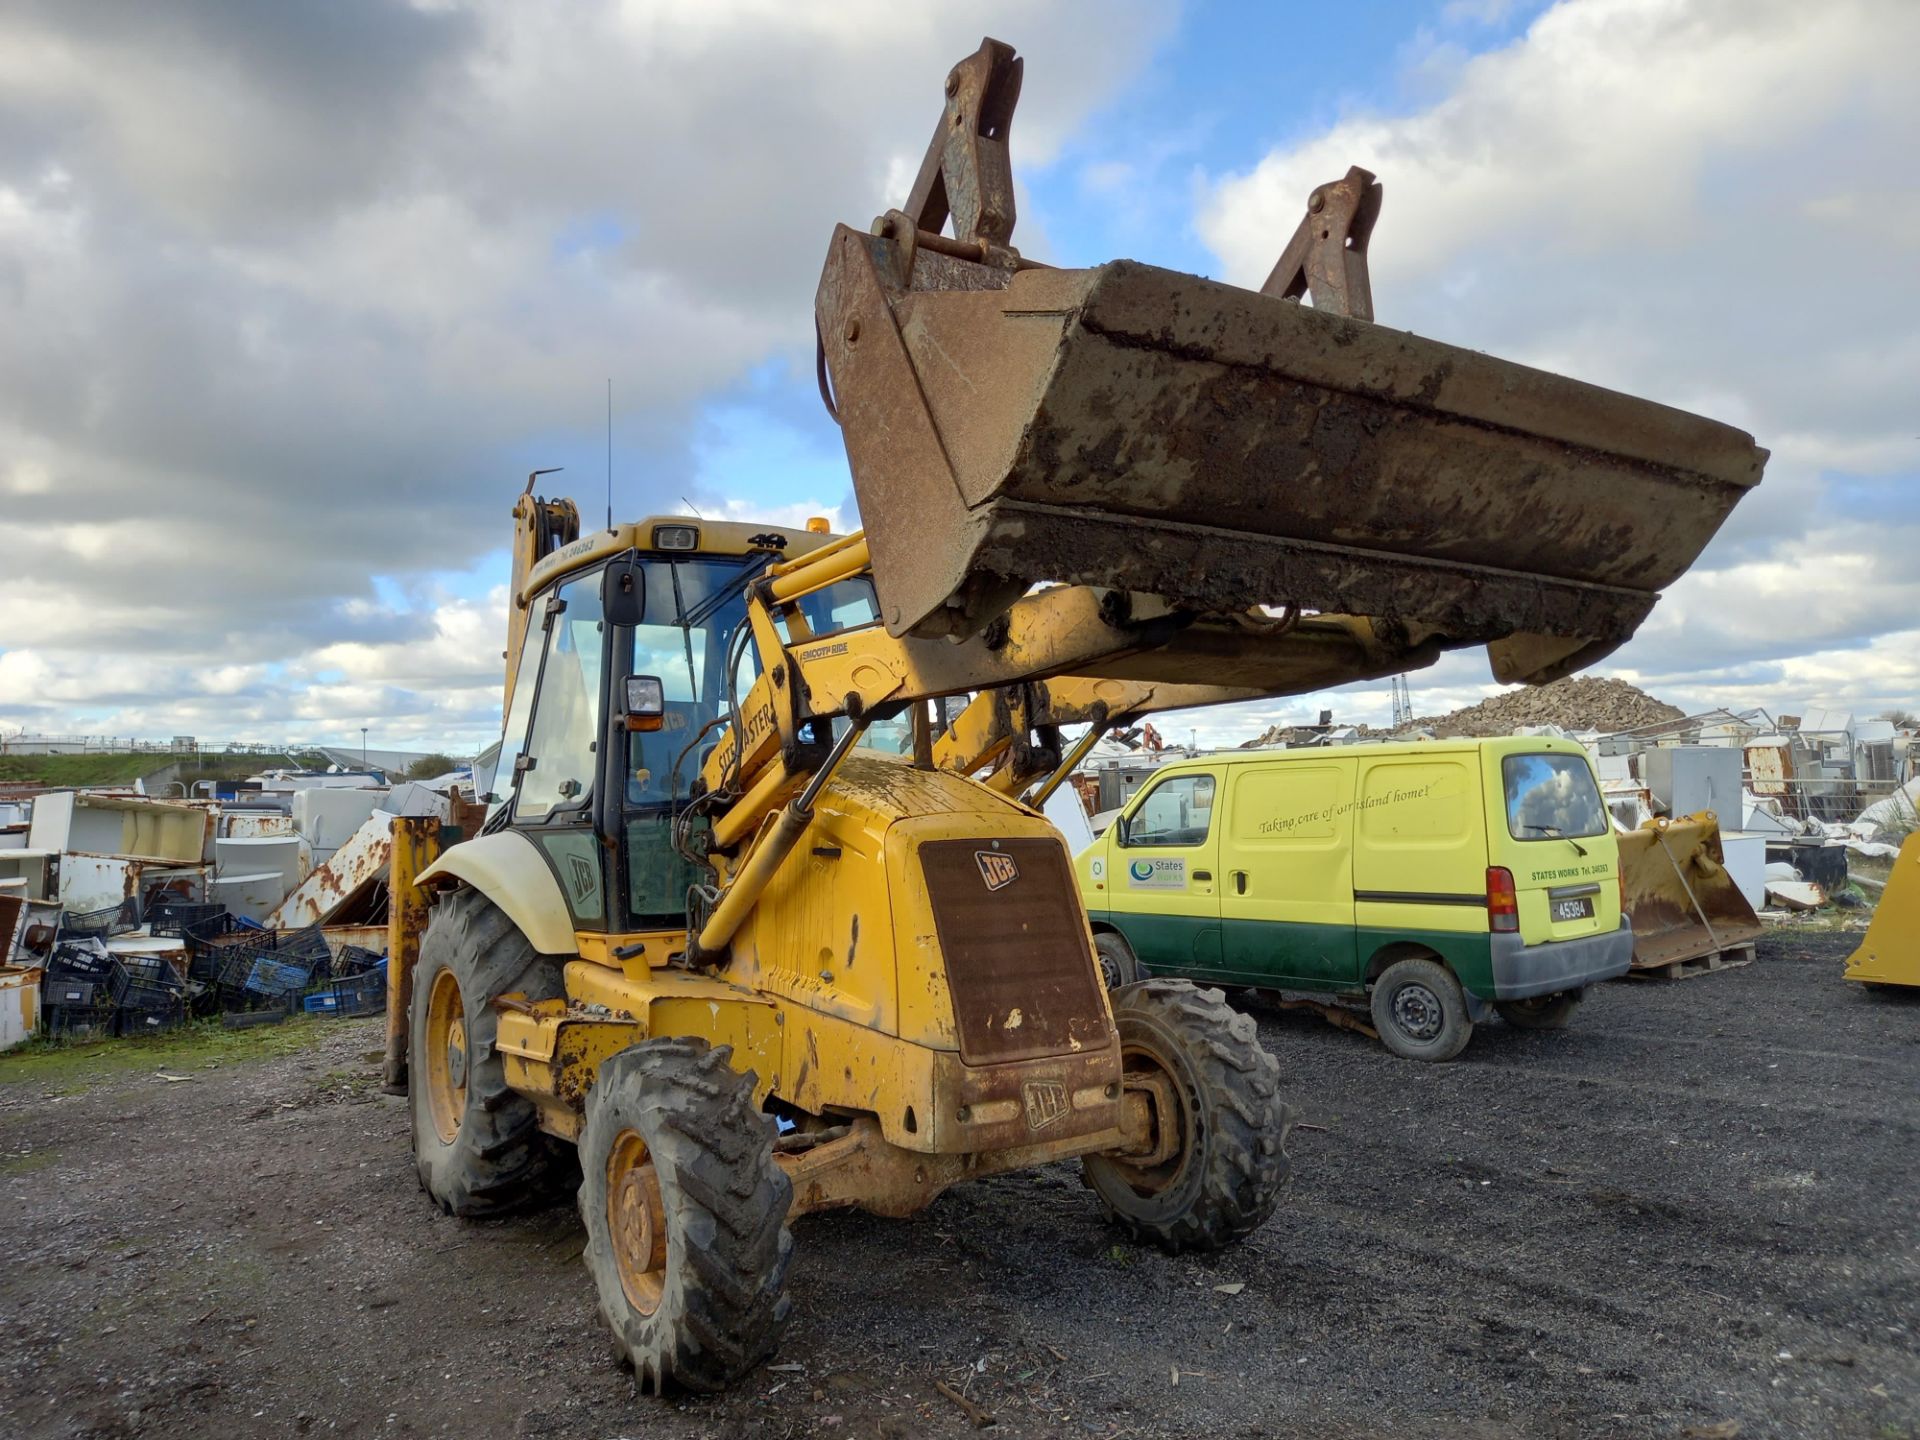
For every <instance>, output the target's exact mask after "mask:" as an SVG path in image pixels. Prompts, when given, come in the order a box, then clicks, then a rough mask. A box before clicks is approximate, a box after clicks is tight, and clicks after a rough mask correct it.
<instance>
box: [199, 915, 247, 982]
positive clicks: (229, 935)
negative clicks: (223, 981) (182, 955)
mask: <svg viewBox="0 0 1920 1440" xmlns="http://www.w3.org/2000/svg"><path fill="white" fill-rule="evenodd" d="M184 938H185V939H186V942H187V978H188V979H189V980H198V981H201V982H203V983H204V984H207V985H212V984H214V983H215V982H216V981H218V980H219V978H220V971H221V969H222V968H223V967H224V966H225V965H226V963H227V961H228V959H229V958H231V956H232V955H233V954H234V952H235V951H237V950H240V949H242V948H246V949H250V950H256V951H257V950H258V949H259V948H260V945H259V937H258V934H257V933H255V934H249V933H247V932H246V931H243V930H236V929H234V928H233V917H232V916H231V915H227V914H221V915H219V916H217V917H215V918H214V919H212V920H203V921H202V922H201V923H200V924H198V925H195V926H191V927H189V929H188V931H187V933H186V936H185V937H184Z"/></svg>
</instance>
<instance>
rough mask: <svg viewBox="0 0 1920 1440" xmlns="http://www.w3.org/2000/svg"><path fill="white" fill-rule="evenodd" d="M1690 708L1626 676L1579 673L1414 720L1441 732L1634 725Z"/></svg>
mask: <svg viewBox="0 0 1920 1440" xmlns="http://www.w3.org/2000/svg"><path fill="white" fill-rule="evenodd" d="M1685 714H1686V711H1684V710H1680V709H1677V708H1676V707H1674V706H1672V705H1669V704H1667V703H1666V702H1665V701H1662V700H1656V699H1654V698H1653V696H1651V695H1649V694H1647V692H1646V691H1644V690H1642V689H1640V688H1639V687H1638V686H1634V685H1629V684H1628V683H1627V682H1626V681H1624V680H1610V679H1605V678H1601V677H1597V676H1590V675H1576V676H1574V677H1573V678H1572V679H1570V680H1556V681H1554V682H1553V683H1552V684H1551V685H1534V686H1527V685H1523V686H1519V687H1517V688H1515V689H1512V690H1508V691H1506V692H1505V693H1504V694H1500V695H1491V696H1489V697H1488V698H1487V699H1485V700H1482V701H1481V702H1480V703H1479V704H1478V705H1469V706H1468V707H1467V708H1466V709H1464V710H1456V711H1454V712H1453V713H1452V714H1451V715H1440V716H1428V717H1425V718H1423V719H1419V720H1416V721H1414V722H1413V728H1415V729H1417V730H1431V731H1433V732H1434V734H1436V735H1441V736H1451V735H1510V734H1512V733H1513V731H1514V730H1515V729H1516V728H1517V727H1518V726H1521V725H1558V726H1559V727H1560V728H1561V729H1563V730H1598V731H1600V732H1601V733H1602V734H1606V733H1609V732H1611V731H1615V730H1633V729H1637V728H1638V727H1639V726H1642V725H1657V724H1659V723H1660V722H1661V721H1663V720H1678V719H1680V718H1682V717H1683V716H1684V715H1685Z"/></svg>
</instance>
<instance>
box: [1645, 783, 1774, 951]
mask: <svg viewBox="0 0 1920 1440" xmlns="http://www.w3.org/2000/svg"><path fill="white" fill-rule="evenodd" d="M1619 838H1620V879H1621V890H1622V900H1623V908H1624V909H1625V911H1626V914H1627V918H1628V919H1629V920H1630V921H1631V922H1632V925H1633V968H1634V969H1636V970H1645V969H1650V968H1653V967H1656V966H1660V965H1671V964H1673V963H1674V962H1675V961H1677V960H1698V959H1702V958H1704V957H1705V956H1708V955H1714V954H1717V953H1719V952H1720V951H1723V950H1728V949H1731V948H1732V947H1734V946H1736V945H1742V944H1745V943H1746V942H1748V941H1750V940H1752V939H1754V938H1755V937H1757V936H1758V935H1759V934H1760V932H1761V925H1760V917H1759V916H1757V915H1755V914H1754V913H1753V906H1751V905H1749V904H1748V903H1747V897H1746V896H1744V895H1742V894H1741V893H1740V887H1739V886H1737V885H1735V884H1734V883H1733V877H1732V876H1731V875H1729V874H1727V869H1726V856H1725V854H1724V853H1723V852H1722V851H1721V849H1720V822H1719V821H1718V820H1717V819H1716V818H1715V817H1714V815H1713V812H1711V811H1708V810H1703V811H1701V812H1700V813H1699V814H1698V815H1689V816H1687V817H1686V818H1685V819H1681V820H1666V819H1655V820H1649V821H1648V822H1647V823H1646V824H1645V825H1642V826H1641V827H1640V828H1639V829H1638V830H1629V831H1628V832H1627V833H1626V834H1624V835H1622V836H1620V837H1619Z"/></svg>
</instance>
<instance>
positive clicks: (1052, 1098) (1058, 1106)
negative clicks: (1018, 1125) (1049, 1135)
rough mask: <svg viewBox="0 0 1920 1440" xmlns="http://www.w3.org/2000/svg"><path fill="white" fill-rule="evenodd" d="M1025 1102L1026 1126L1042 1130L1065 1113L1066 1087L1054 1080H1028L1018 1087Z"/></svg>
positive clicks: (1030, 1128)
mask: <svg viewBox="0 0 1920 1440" xmlns="http://www.w3.org/2000/svg"><path fill="white" fill-rule="evenodd" d="M1020 1093H1021V1096H1022V1098H1024V1099H1025V1100H1026V1102H1027V1128H1028V1129H1029V1130H1044V1129H1046V1128H1047V1126H1049V1125H1051V1124H1053V1122H1054V1121H1056V1120H1058V1119H1059V1118H1060V1117H1061V1116H1062V1115H1064V1114H1066V1113H1067V1087H1066V1086H1064V1085H1062V1084H1060V1083H1059V1082H1058V1081H1054V1080H1029V1081H1028V1082H1027V1083H1026V1084H1025V1085H1023V1086H1021V1087H1020Z"/></svg>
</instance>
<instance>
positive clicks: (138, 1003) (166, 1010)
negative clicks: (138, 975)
mask: <svg viewBox="0 0 1920 1440" xmlns="http://www.w3.org/2000/svg"><path fill="white" fill-rule="evenodd" d="M186 1019H187V997H186V996H185V994H183V993H182V992H181V991H178V990H168V989H166V988H164V987H162V986H148V985H144V984H140V983H137V982H136V983H135V985H134V986H133V987H132V988H131V989H130V990H129V992H128V994H127V998H126V1000H124V1001H123V1002H122V1003H120V1004H118V1005H116V1006H114V1007H113V1032H114V1034H116V1035H157V1034H159V1033H160V1032H161V1031H163V1030H171V1029H173V1028H174V1027H175V1026H176V1025H182V1024H185V1023H186Z"/></svg>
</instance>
